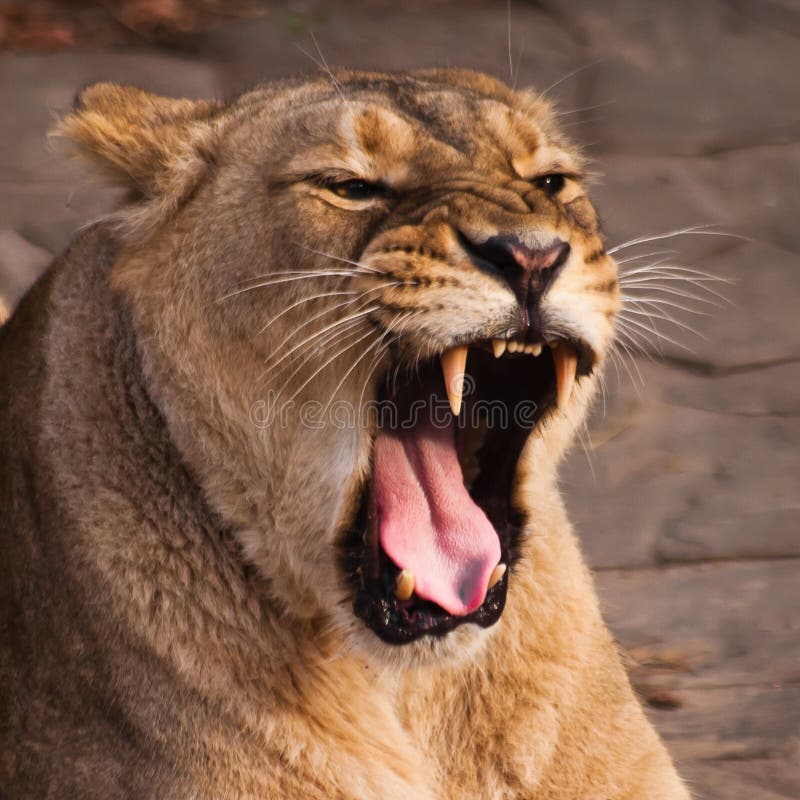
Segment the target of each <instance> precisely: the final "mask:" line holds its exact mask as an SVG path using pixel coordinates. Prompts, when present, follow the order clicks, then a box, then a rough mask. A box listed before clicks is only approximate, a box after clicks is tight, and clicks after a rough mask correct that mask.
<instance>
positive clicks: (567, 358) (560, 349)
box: [550, 344, 578, 408]
mask: <svg viewBox="0 0 800 800" xmlns="http://www.w3.org/2000/svg"><path fill="white" fill-rule="evenodd" d="M550 347H551V349H552V351H553V362H554V363H555V366H556V404H557V405H558V407H559V408H564V406H565V405H566V404H567V403H568V402H569V398H570V395H571V394H572V387H573V385H574V383H575V372H576V370H577V368H578V356H577V354H576V353H575V351H574V350H573V349H572V348H571V347H569V346H568V345H564V344H555V345H551V346H550Z"/></svg>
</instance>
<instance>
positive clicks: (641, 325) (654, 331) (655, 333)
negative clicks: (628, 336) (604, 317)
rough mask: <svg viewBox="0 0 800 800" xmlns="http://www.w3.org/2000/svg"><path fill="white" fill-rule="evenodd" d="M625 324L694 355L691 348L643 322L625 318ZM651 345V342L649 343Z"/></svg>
mask: <svg viewBox="0 0 800 800" xmlns="http://www.w3.org/2000/svg"><path fill="white" fill-rule="evenodd" d="M617 319H619V318H617ZM625 322H626V323H628V324H629V325H635V326H636V327H637V328H641V329H642V330H643V331H647V333H649V334H651V335H652V336H656V337H658V338H659V339H663V341H665V342H669V343H670V344H674V345H675V346H676V347H680V348H681V349H682V350H687V351H688V352H690V353H692V354H694V353H695V351H694V350H692V348H691V347H689V346H688V345H685V344H684V343H683V342H679V341H677V340H676V339H673V338H672V337H670V336H667V335H666V334H665V333H662V332H661V331H659V330H658V329H656V328H648V327H647V325H645V324H644V323H643V322H639V321H638V320H635V319H631V318H630V317H625ZM651 344H652V342H651Z"/></svg>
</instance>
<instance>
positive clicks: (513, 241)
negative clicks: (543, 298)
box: [457, 231, 571, 296]
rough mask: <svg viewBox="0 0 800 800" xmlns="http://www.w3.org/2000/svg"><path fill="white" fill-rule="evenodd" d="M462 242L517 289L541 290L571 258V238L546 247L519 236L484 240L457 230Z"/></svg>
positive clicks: (482, 263) (475, 257)
mask: <svg viewBox="0 0 800 800" xmlns="http://www.w3.org/2000/svg"><path fill="white" fill-rule="evenodd" d="M457 235H458V241H459V244H460V245H461V246H462V247H463V248H464V250H465V251H466V252H467V254H468V255H469V256H470V258H471V259H472V261H473V263H474V264H475V265H476V266H478V267H480V268H481V269H488V270H490V271H492V272H494V273H495V274H500V275H502V276H503V277H504V278H505V279H506V280H507V281H508V282H509V284H510V285H511V287H512V288H513V289H514V291H515V292H517V293H519V292H520V290H522V291H524V294H525V295H526V296H527V295H528V293H529V291H530V290H533V291H534V292H538V293H539V294H541V293H542V292H544V291H546V289H547V288H548V287H549V286H550V284H551V283H552V282H553V280H554V279H555V277H556V275H557V274H558V272H559V271H560V269H561V267H563V265H564V264H565V263H566V261H567V259H568V258H569V253H570V249H571V248H570V245H569V242H565V241H562V240H560V239H558V240H556V241H555V242H553V243H552V244H550V245H548V246H546V247H540V248H537V247H530V246H528V245H526V244H524V243H523V242H522V241H521V240H520V239H519V238H518V237H517V236H509V235H498V236H491V237H489V238H488V239H486V240H484V241H482V242H476V241H475V240H473V239H470V238H469V237H468V236H467V235H466V234H464V233H463V232H462V231H457Z"/></svg>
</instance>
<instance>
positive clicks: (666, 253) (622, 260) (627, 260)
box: [616, 250, 680, 266]
mask: <svg viewBox="0 0 800 800" xmlns="http://www.w3.org/2000/svg"><path fill="white" fill-rule="evenodd" d="M679 253H680V251H679V250H653V251H652V252H650V253H642V254H641V255H638V256H628V257H627V258H618V259H616V261H617V264H618V265H619V266H622V265H623V264H629V263H630V262H631V261H640V260H641V259H643V258H655V257H656V256H675V255H678V254H679Z"/></svg>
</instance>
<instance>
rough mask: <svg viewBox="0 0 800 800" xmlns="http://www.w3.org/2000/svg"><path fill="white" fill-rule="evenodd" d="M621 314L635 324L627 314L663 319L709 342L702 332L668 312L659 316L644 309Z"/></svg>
mask: <svg viewBox="0 0 800 800" xmlns="http://www.w3.org/2000/svg"><path fill="white" fill-rule="evenodd" d="M620 313H621V315H622V317H623V318H624V319H628V321H629V322H633V320H631V319H630V318H628V317H626V316H625V315H626V314H635V315H636V316H642V317H648V318H650V320H653V319H661V320H664V321H665V322H669V323H670V324H671V325H675V326H676V327H678V328H682V329H683V330H685V331H688V332H689V333H691V334H693V335H694V336H697V337H698V338H699V339H703V341H706V342H707V341H708V337H707V336H705V335H704V334H702V333H700V331H697V330H695V329H694V328H693V327H692V326H691V325H687V324H686V323H685V322H681V321H680V320H677V319H675V318H674V317H673V316H671V315H670V314H667V313H666V312H664V313H661V314H659V313H657V312H647V311H645V310H643V309H636V308H626V309H623V311H622V312H620ZM653 325H654V326H655V323H653ZM655 330H658V329H657V328H655V327H654V331H655ZM659 333H660V331H659Z"/></svg>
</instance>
